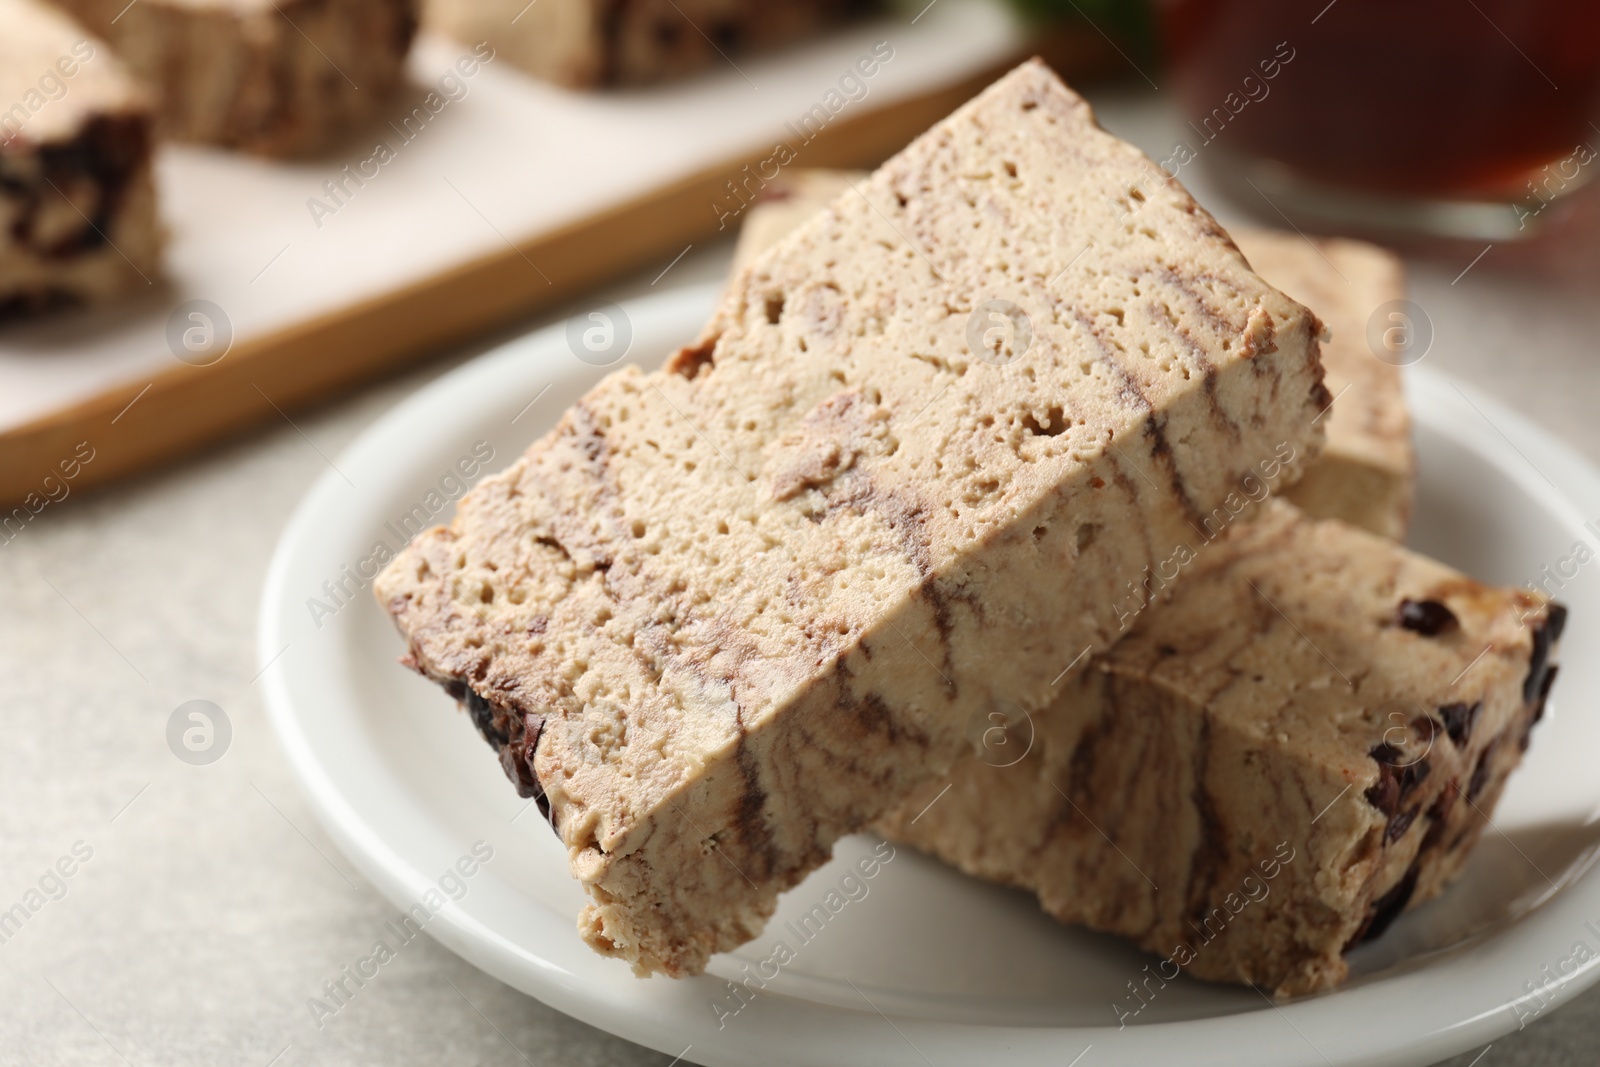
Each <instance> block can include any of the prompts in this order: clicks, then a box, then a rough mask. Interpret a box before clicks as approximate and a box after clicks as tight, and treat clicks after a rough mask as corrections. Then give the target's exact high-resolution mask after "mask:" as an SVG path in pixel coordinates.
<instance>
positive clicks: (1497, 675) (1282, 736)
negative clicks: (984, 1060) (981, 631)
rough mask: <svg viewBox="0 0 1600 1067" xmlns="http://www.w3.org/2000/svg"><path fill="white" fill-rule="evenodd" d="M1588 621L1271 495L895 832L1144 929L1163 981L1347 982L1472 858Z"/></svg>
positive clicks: (913, 802)
mask: <svg viewBox="0 0 1600 1067" xmlns="http://www.w3.org/2000/svg"><path fill="white" fill-rule="evenodd" d="M1565 615H1566V613H1565V611H1564V609H1562V608H1560V607H1559V606H1557V605H1552V604H1550V603H1548V602H1547V601H1546V600H1545V599H1544V598H1543V597H1541V596H1539V595H1537V594H1534V593H1530V592H1526V591H1524V590H1519V589H1501V588H1494V587H1490V586H1485V585H1481V584H1479V583H1477V582H1474V581H1471V580H1470V579H1467V578H1464V577H1462V576H1461V575H1460V574H1458V573H1456V572H1455V571H1453V570H1451V569H1450V568H1448V567H1445V566H1443V565H1442V564H1439V563H1435V562H1433V561H1431V560H1428V559H1425V558H1423V557H1421V556H1418V555H1416V554H1414V553H1411V552H1407V551H1406V550H1404V549H1402V548H1400V547H1398V546H1397V545H1395V544H1393V543H1392V542H1389V541H1387V540H1385V539H1383V538H1380V537H1377V536H1374V535H1372V534H1370V533H1368V532H1366V531H1364V530H1360V529H1357V528H1356V527H1353V526H1350V525H1347V524H1345V523H1342V522H1339V521H1337V520H1324V521H1320V522H1319V521H1314V520H1312V519H1309V518H1307V517H1306V516H1304V515H1303V514H1302V513H1300V512H1299V511H1297V510H1296V509H1295V508H1293V507H1292V506H1291V505H1289V504H1286V503H1283V502H1281V501H1270V502H1268V503H1267V504H1266V505H1265V506H1264V509H1263V515H1262V516H1261V517H1260V518H1258V519H1257V520H1256V521H1254V522H1252V523H1247V524H1241V525H1238V526H1236V527H1234V528H1232V529H1231V530H1230V531H1229V532H1228V533H1227V534H1225V535H1224V536H1223V537H1221V538H1219V539H1218V540H1217V541H1216V542H1215V543H1214V544H1211V545H1209V546H1206V547H1205V548H1204V549H1203V550H1202V551H1200V552H1199V553H1198V554H1197V555H1196V557H1195V559H1194V561H1193V563H1192V564H1191V565H1190V567H1189V573H1187V574H1186V575H1184V576H1183V578H1182V579H1181V580H1180V581H1178V582H1177V583H1176V584H1175V585H1174V586H1172V587H1171V588H1170V589H1169V591H1168V592H1167V594H1166V595H1165V596H1164V602H1163V603H1161V604H1159V605H1154V606H1152V607H1151V608H1150V610H1149V611H1147V612H1145V613H1144V614H1142V615H1141V616H1140V617H1139V620H1138V623H1137V624H1136V626H1135V627H1134V628H1133V630H1132V631H1131V632H1130V633H1129V635H1128V636H1127V637H1125V638H1123V640H1122V641H1120V642H1119V643H1118V644H1117V646H1116V647H1115V648H1113V649H1112V650H1111V651H1110V652H1109V653H1107V654H1105V655H1104V656H1102V657H1098V658H1096V659H1095V660H1094V661H1093V663H1092V664H1091V665H1090V666H1089V667H1088V668H1087V669H1085V670H1081V671H1078V672H1075V673H1074V674H1073V675H1070V676H1069V677H1068V678H1066V679H1064V680H1063V681H1062V686H1061V694H1060V697H1059V699H1058V700H1057V701H1056V703H1055V704H1054V705H1053V706H1052V707H1050V708H1048V709H1047V710H1045V711H1044V712H1039V713H1034V714H1033V715H1031V716H1028V717H1025V718H1017V717H1015V716H1013V718H1012V720H1011V721H1009V722H1007V723H1004V724H1001V723H997V724H995V725H994V726H993V727H992V728H991V733H990V736H989V738H988V741H989V743H988V744H987V745H986V746H985V749H984V751H982V752H981V754H980V755H977V756H974V757H971V758H969V759H967V760H965V761H963V762H962V763H961V764H959V765H958V766H957V767H956V768H955V770H954V771H953V773H952V774H951V776H950V777H949V778H947V779H943V780H935V781H932V782H929V783H928V784H927V785H925V786H924V787H922V788H921V789H920V790H918V791H917V792H916V793H915V794H914V795H912V796H911V797H909V798H907V800H906V801H905V802H904V803H903V804H902V806H901V808H900V810H899V811H897V812H896V813H895V814H893V815H892V816H890V817H889V818H887V819H884V820H882V821H881V823H880V829H881V830H882V831H883V832H884V833H885V834H887V835H888V836H889V837H891V838H894V839H898V840H901V841H905V842H909V843H911V844H913V845H915V846H917V847H919V848H922V849H924V850H926V851H928V852H930V853H932V854H933V855H935V856H938V857H939V858H941V859H943V860H945V861H946V862H949V863H951V864H953V865H954V866H956V867H958V868H960V869H962V870H964V871H966V872H967V873H969V874H973V875H976V876H978V877H981V878H986V879H991V880H993V881H997V882H1002V883H1005V884H1008V885H1015V886H1019V887H1022V888H1025V889H1028V890H1031V891H1033V892H1035V893H1037V894H1038V896H1039V899H1040V902H1041V903H1042V904H1043V906H1044V909H1045V911H1047V912H1048V913H1050V914H1051V915H1053V916H1055V917H1056V918H1058V919H1061V920H1063V921H1066V922H1072V923H1084V924H1087V925H1089V926H1091V927H1094V928H1095V929H1098V930H1105V931H1109V932H1112V933H1117V934H1122V935H1125V936H1127V937H1130V938H1133V939H1134V940H1135V941H1137V942H1138V943H1139V945H1141V946H1142V947H1144V948H1145V949H1148V950H1149V951H1151V952H1154V953H1156V954H1157V955H1159V956H1161V957H1162V958H1163V961H1162V963H1161V964H1160V965H1158V969H1157V973H1156V977H1155V980H1156V981H1161V980H1163V979H1164V980H1171V979H1172V978H1174V977H1176V974H1177V972H1178V970H1180V969H1181V970H1182V971H1183V972H1184V973H1187V974H1191V975H1195V976H1197V977H1201V978H1209V979H1215V980H1220V981H1232V982H1248V983H1252V984H1255V985H1258V986H1261V987H1263V988H1265V989H1268V990H1273V991H1275V992H1276V993H1278V994H1279V995H1289V994H1299V993H1308V992H1314V991H1317V990H1321V989H1326V988H1329V987H1331V986H1334V985H1336V984H1338V982H1340V981H1341V980H1342V979H1343V978H1344V977H1345V975H1346V973H1347V970H1348V965H1347V963H1346V961H1345V953H1346V951H1347V950H1348V949H1350V948H1351V947H1353V946H1354V945H1356V944H1358V943H1360V942H1362V941H1363V940H1368V939H1371V938H1373V937H1376V936H1378V935H1379V934H1381V933H1382V932H1383V930H1384V929H1385V928H1386V927H1387V926H1388V925H1389V923H1390V922H1391V921H1392V920H1393V919H1394V918H1395V917H1396V916H1397V915H1398V914H1399V913H1400V912H1401V911H1403V910H1404V909H1405V908H1406V907H1408V906H1410V905H1412V904H1415V903H1418V902H1421V901H1424V900H1427V899H1429V898H1431V897H1433V896H1435V895H1437V894H1438V892H1439V891H1440V890H1441V889H1442V888H1443V887H1444V885H1445V883H1446V882H1447V881H1448V880H1449V879H1450V878H1452V877H1454V876H1455V875H1456V874H1457V873H1458V872H1459V871H1460V870H1461V868H1462V865H1463V864H1464V863H1465V862H1466V859H1467V857H1468V855H1469V854H1470V853H1471V850H1472V848H1473V846H1474V845H1475V844H1476V842H1477V840H1478V837H1479V835H1480V834H1481V833H1482V831H1483V828H1484V826H1485V825H1486V823H1487V821H1488V818H1489V815H1490V814H1491V813H1492V812H1493V810H1494V806H1495V803H1496V801H1497V800H1498V798H1499V796H1500V793H1501V790H1502V789H1503V787H1504V785H1505V782H1506V778H1507V776H1508V775H1509V774H1510V773H1511V771H1512V770H1513V769H1514V768H1515V767H1516V766H1517V764H1518V763H1519V762H1520V760H1521V757H1522V752H1523V750H1524V749H1525V748H1526V747H1527V744H1528V739H1529V731H1530V730H1531V728H1532V726H1533V724H1534V723H1535V722H1536V721H1538V719H1539V716H1540V715H1541V714H1542V712H1543V710H1544V704H1545V698H1546V696H1547V695H1548V693H1549V691H1550V685H1551V683H1552V681H1553V680H1554V677H1555V673H1556V670H1555V665H1554V657H1555V651H1556V644H1557V642H1558V641H1559V639H1560V636H1561V629H1562V626H1563V625H1564V622H1565ZM1219 620H1221V622H1220V623H1219ZM995 731H1003V732H995ZM1024 753H1025V755H1024ZM947 787H948V789H947V791H946V792H944V793H943V795H940V792H941V790H946V788H947ZM1148 992H1151V993H1153V992H1155V987H1153V986H1152V987H1150V988H1149V990H1148ZM1137 1006H1138V1003H1137V1002H1136V1001H1132V1002H1130V1004H1129V1005H1128V1006H1127V1007H1128V1008H1129V1010H1130V1011H1132V1010H1134V1009H1136V1008H1137Z"/></svg>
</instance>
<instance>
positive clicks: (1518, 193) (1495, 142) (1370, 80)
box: [1157, 0, 1600, 240]
mask: <svg viewBox="0 0 1600 1067" xmlns="http://www.w3.org/2000/svg"><path fill="white" fill-rule="evenodd" d="M1157 3H1158V8H1159V13H1160V29H1161V35H1162V43H1163V48H1164V51H1165V53H1166V56H1167V60H1168V68H1169V70H1170V72H1171V73H1170V74H1169V78H1171V79H1172V80H1173V82H1174V84H1175V85H1176V87H1177V91H1178V95H1179V101H1180V104H1181V107H1182V109H1183V111H1184V113H1185V117H1186V118H1187V120H1188V123H1189V126H1190V129H1191V130H1192V133H1193V135H1194V140H1191V141H1190V142H1189V146H1192V147H1191V151H1190V154H1192V155H1193V156H1197V157H1200V158H1202V159H1205V160H1206V161H1207V163H1208V164H1210V165H1211V169H1212V171H1213V173H1215V174H1216V175H1217V176H1218V177H1219V178H1221V179H1223V180H1224V182H1225V183H1227V184H1229V185H1230V186H1232V191H1233V192H1234V193H1235V194H1236V195H1239V196H1241V197H1242V198H1244V199H1245V201H1246V202H1248V201H1249V199H1250V198H1252V197H1254V198H1256V199H1257V202H1258V203H1259V201H1260V200H1261V199H1265V200H1267V201H1268V202H1269V203H1270V204H1271V207H1272V208H1275V209H1277V210H1279V211H1287V212H1289V213H1290V214H1294V215H1297V216H1302V217H1307V218H1309V219H1314V220H1317V221H1320V222H1322V223H1325V224H1328V225H1332V226H1335V227H1340V228H1356V229H1377V230H1388V231H1411V232H1419V233H1427V234H1434V235H1441V236H1455V237H1483V238H1488V239H1490V240H1504V239H1510V238H1515V237H1518V236H1522V235H1526V234H1529V233H1531V232H1532V231H1533V230H1534V229H1535V228H1536V227H1537V226H1538V225H1539V223H1540V222H1541V221H1542V220H1543V219H1544V218H1546V217H1548V215H1547V213H1546V211H1545V208H1546V207H1547V206H1548V205H1550V204H1551V203H1553V202H1554V201H1556V200H1557V199H1559V198H1560V197H1562V196H1565V195H1567V194H1568V193H1570V192H1572V191H1574V190H1576V189H1577V188H1579V187H1580V186H1581V185H1583V184H1584V183H1585V182H1587V181H1588V180H1589V179H1590V178H1591V177H1593V176H1594V174H1595V173H1596V172H1597V171H1600V125H1597V122H1600V2H1597V0H1331V2H1330V0H1157ZM1186 147H1188V146H1186ZM1268 213H1269V214H1271V213H1272V212H1271V211H1268Z"/></svg>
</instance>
